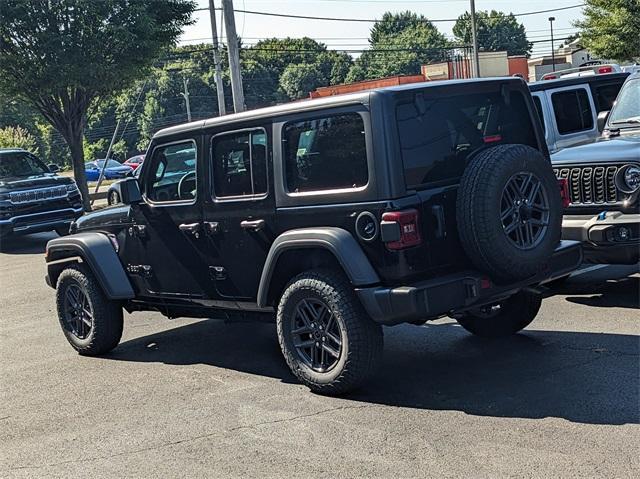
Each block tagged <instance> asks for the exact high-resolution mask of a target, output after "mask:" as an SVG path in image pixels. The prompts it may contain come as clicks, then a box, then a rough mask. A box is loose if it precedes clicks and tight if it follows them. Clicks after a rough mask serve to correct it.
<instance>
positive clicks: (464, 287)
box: [356, 241, 582, 325]
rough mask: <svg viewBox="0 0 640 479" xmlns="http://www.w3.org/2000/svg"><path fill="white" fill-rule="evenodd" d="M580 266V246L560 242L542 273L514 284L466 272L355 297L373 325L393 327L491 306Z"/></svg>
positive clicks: (362, 290) (361, 292)
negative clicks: (500, 283) (358, 299)
mask: <svg viewBox="0 0 640 479" xmlns="http://www.w3.org/2000/svg"><path fill="white" fill-rule="evenodd" d="M581 263H582V248H581V245H580V243H578V242H576V241H562V242H561V243H560V245H559V246H558V248H556V251H555V253H554V254H553V256H552V257H551V258H550V260H549V262H548V264H547V267H546V268H545V270H544V271H543V272H542V273H540V274H539V275H537V276H534V277H532V278H528V279H526V280H524V281H520V282H517V283H512V284H509V285H495V284H493V283H492V282H491V281H490V280H489V279H488V278H487V276H486V275H483V274H482V273H480V272H478V271H465V272H461V273H456V274H454V275H450V276H445V277H442V278H436V279H432V280H428V281H424V282H420V283H416V284H412V285H409V286H400V287H396V288H386V287H382V286H377V287H372V288H360V289H356V293H357V294H358V297H359V298H360V301H361V302H362V304H363V306H364V308H365V310H366V311H367V313H368V314H369V316H371V318H372V319H373V320H374V321H375V322H377V323H380V324H385V325H394V324H400V323H406V322H412V321H420V320H426V319H429V318H436V317H439V316H442V315H445V314H449V313H452V312H459V311H464V310H466V309H469V308H473V307H478V306H481V305H484V304H490V303H493V302H495V301H499V300H501V299H503V298H506V297H508V296H511V295H512V294H514V293H516V292H518V291H519V290H521V289H523V288H527V287H532V286H537V285H539V284H542V283H546V282H549V281H553V280H554V279H557V278H560V277H562V276H565V275H567V274H569V273H570V272H571V271H573V270H575V269H576V268H577V267H578V266H580V264H581Z"/></svg>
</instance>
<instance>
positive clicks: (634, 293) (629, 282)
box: [559, 276, 640, 309]
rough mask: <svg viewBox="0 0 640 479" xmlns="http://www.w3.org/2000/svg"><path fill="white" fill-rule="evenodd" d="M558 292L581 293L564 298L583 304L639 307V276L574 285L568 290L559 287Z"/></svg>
mask: <svg viewBox="0 0 640 479" xmlns="http://www.w3.org/2000/svg"><path fill="white" fill-rule="evenodd" d="M559 293H560V294H567V295H573V294H579V295H582V296H567V297H566V298H565V299H566V300H567V301H569V302H571V303H575V304H582V305H585V306H595V307H600V308H632V309H640V277H638V276H631V277H629V278H624V279H620V280H614V281H606V282H604V283H596V284H584V285H579V286H576V285H574V286H572V287H571V289H570V290H564V289H560V291H559ZM584 295H591V296H584Z"/></svg>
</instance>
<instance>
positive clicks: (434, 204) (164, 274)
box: [46, 78, 582, 394]
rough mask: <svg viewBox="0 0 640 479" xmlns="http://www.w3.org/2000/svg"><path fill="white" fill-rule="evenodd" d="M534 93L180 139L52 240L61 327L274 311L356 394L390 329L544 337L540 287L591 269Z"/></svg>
mask: <svg viewBox="0 0 640 479" xmlns="http://www.w3.org/2000/svg"><path fill="white" fill-rule="evenodd" d="M534 108H535V107H534V106H533V103H532V100H531V96H530V94H529V92H528V90H527V87H526V85H525V83H524V82H522V81H521V80H519V79H513V78H505V79H491V80H480V81H458V82H442V83H426V84H418V85H411V86H404V87H395V88H387V89H381V90H374V91H370V92H362V93H357V94H351V95H344V96H337V97H332V98H326V99H319V100H310V101H304V102H297V103H292V104H287V105H282V106H277V107H273V108H266V109H261V110H255V111H251V112H246V113H241V114H236V115H229V116H225V117H221V118H215V119H211V120H206V121H199V122H195V123H189V124H187V125H182V126H177V127H172V128H168V129H165V130H162V131H160V132H159V133H157V134H156V135H155V137H154V138H153V140H152V142H151V145H150V147H149V151H148V153H147V156H146V158H147V159H146V160H145V162H144V164H143V166H142V173H141V176H140V178H139V179H133V178H132V179H128V180H125V181H123V182H121V183H119V189H120V191H119V194H120V197H121V199H122V202H123V203H124V206H115V207H111V208H108V209H106V210H103V211H101V212H99V213H95V214H90V215H87V216H84V217H83V218H81V219H80V220H78V221H77V222H76V223H75V224H74V225H73V226H72V233H73V234H72V235H71V236H68V237H66V238H60V239H56V240H52V241H50V242H49V244H48V245H47V253H46V261H47V269H48V274H47V282H48V284H49V285H50V286H52V287H55V288H57V296H56V298H57V307H58V314H59V319H60V324H61V325H62V328H63V330H64V333H65V335H66V337H67V339H68V340H69V342H70V343H71V345H72V346H73V347H74V348H75V349H77V350H78V351H79V352H80V353H81V354H86V355H97V354H101V353H105V352H107V351H109V350H111V349H112V348H114V347H115V346H116V345H117V344H118V342H119V340H120V336H121V332H122V321H123V316H122V309H123V308H124V309H126V310H127V311H128V312H132V311H140V310H155V311H159V312H161V313H163V314H164V315H166V316H168V317H177V316H191V317H221V318H235V317H244V316H264V317H266V318H273V317H274V316H275V319H276V325H277V328H276V329H277V335H278V338H279V341H280V345H281V347H282V351H283V353H284V356H285V359H286V361H287V364H288V365H289V366H290V368H291V370H292V371H293V373H294V374H295V376H296V377H297V378H298V379H299V380H301V381H302V382H303V383H305V384H306V385H308V386H309V387H310V388H311V389H313V390H314V391H318V392H323V393H327V394H338V393H341V392H344V391H347V390H349V389H352V388H354V387H355V386H357V385H359V384H360V383H362V381H364V380H365V379H366V378H368V377H369V376H370V375H371V374H372V373H373V371H375V368H376V365H377V363H378V361H379V360H380V358H381V354H382V328H381V325H394V324H399V323H405V322H409V323H416V324H422V323H424V322H425V321H428V320H433V319H437V318H440V317H443V316H446V315H450V316H453V317H455V318H456V319H457V320H458V321H459V322H460V324H461V325H462V326H463V327H464V328H466V329H468V330H469V331H471V332H472V333H475V334H478V335H482V336H503V335H508V334H512V333H515V332H517V331H519V330H520V329H522V328H524V327H526V326H527V325H528V324H529V323H530V322H531V321H532V320H533V319H534V317H535V316H536V314H537V312H538V309H539V307H540V302H541V299H540V295H539V292H540V288H539V286H540V284H541V283H543V282H546V281H550V280H553V279H555V278H558V277H560V276H563V275H565V274H567V273H568V272H570V271H572V270H573V269H574V268H575V267H577V265H578V264H579V263H580V261H581V258H582V253H581V249H580V246H579V243H577V242H562V243H561V242H560V228H561V219H562V218H561V217H562V205H561V191H560V188H559V187H558V181H557V180H556V178H555V177H554V175H553V171H552V169H551V165H550V163H549V155H548V151H547V147H546V145H545V141H544V135H543V134H542V131H541V127H540V124H539V121H538V120H537V118H536V113H535V109H534Z"/></svg>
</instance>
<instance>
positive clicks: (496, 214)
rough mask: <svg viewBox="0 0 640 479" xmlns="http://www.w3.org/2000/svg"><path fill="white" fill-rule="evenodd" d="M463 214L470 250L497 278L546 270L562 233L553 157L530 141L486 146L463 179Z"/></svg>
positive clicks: (460, 200)
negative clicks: (526, 143)
mask: <svg viewBox="0 0 640 479" xmlns="http://www.w3.org/2000/svg"><path fill="white" fill-rule="evenodd" d="M457 218H458V232H459V236H460V241H461V242H462V246H463V248H464V250H465V252H466V253H467V255H468V256H469V258H470V260H471V261H472V262H473V264H474V265H475V266H476V267H477V268H478V269H480V270H481V271H483V272H484V273H486V274H487V275H488V276H489V277H490V278H492V279H493V280H494V281H496V282H498V283H505V282H511V281H518V280H522V279H526V278H528V277H531V276H533V275H535V274H537V273H539V272H541V271H542V270H543V269H545V267H546V265H547V261H548V260H549V258H550V257H551V254H552V253H553V251H554V249H555V248H556V246H557V245H558V242H559V241H560V235H561V232H562V201H561V198H560V189H559V187H558V182H557V180H556V177H555V175H554V174H553V170H552V168H551V164H550V162H549V161H548V160H547V159H546V158H545V157H544V156H543V155H542V154H541V153H540V152H539V151H538V150H536V149H534V148H531V147H529V146H526V145H498V146H495V147H492V148H487V149H486V150H482V151H481V152H479V153H478V154H477V155H475V156H474V157H473V158H472V160H471V161H470V163H469V165H468V166H467V168H466V170H465V172H464V174H463V176H462V179H461V181H460V188H459V190H458V199H457Z"/></svg>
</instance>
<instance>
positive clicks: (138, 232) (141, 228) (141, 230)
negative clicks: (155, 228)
mask: <svg viewBox="0 0 640 479" xmlns="http://www.w3.org/2000/svg"><path fill="white" fill-rule="evenodd" d="M127 232H128V233H129V236H137V237H138V238H146V237H147V227H146V226H145V225H133V226H129V229H128V230H127Z"/></svg>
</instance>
